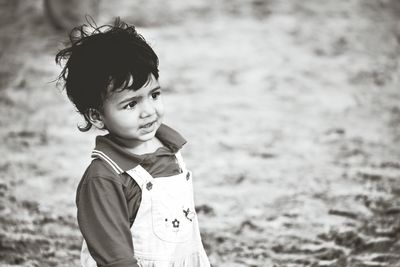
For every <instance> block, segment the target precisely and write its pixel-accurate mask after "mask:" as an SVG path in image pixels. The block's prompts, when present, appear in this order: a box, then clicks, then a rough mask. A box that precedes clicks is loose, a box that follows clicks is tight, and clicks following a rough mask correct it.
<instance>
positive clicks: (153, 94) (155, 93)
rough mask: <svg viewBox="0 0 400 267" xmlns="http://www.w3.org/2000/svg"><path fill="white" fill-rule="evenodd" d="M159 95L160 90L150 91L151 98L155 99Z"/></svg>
mask: <svg viewBox="0 0 400 267" xmlns="http://www.w3.org/2000/svg"><path fill="white" fill-rule="evenodd" d="M160 95H161V92H160V91H157V92H154V93H152V94H151V97H152V98H153V99H157V98H158V97H159V96H160Z"/></svg>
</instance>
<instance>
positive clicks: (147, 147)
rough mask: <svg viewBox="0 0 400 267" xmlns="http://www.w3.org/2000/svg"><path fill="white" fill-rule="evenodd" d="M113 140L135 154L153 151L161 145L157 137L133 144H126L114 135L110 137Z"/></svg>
mask: <svg viewBox="0 0 400 267" xmlns="http://www.w3.org/2000/svg"><path fill="white" fill-rule="evenodd" d="M112 139H113V140H114V141H115V142H117V143H118V144H120V145H121V146H123V147H124V148H125V149H127V150H128V151H129V152H131V153H133V154H136V155H143V154H149V153H153V152H155V151H156V150H157V149H158V148H160V147H162V146H163V144H162V143H161V141H160V140H159V139H158V138H157V137H155V136H154V137H153V138H152V139H150V140H148V141H146V142H139V143H135V144H126V143H124V142H122V141H121V140H118V139H116V138H115V137H114V138H112Z"/></svg>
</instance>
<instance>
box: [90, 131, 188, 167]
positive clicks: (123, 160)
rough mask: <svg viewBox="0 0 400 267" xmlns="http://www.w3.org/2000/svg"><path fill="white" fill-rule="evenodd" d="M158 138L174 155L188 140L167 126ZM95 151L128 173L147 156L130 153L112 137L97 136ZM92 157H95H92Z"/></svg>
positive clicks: (157, 134) (158, 134) (158, 133)
mask: <svg viewBox="0 0 400 267" xmlns="http://www.w3.org/2000/svg"><path fill="white" fill-rule="evenodd" d="M156 137H157V138H158V139H159V140H160V141H161V142H162V143H163V145H164V146H165V147H167V148H168V149H169V150H170V151H171V152H172V153H173V154H175V153H176V152H178V151H179V150H180V149H181V148H182V147H183V145H184V144H186V140H185V139H184V138H183V137H182V136H181V135H180V134H179V133H178V132H177V131H175V130H174V129H172V128H170V127H169V126H167V125H165V124H161V126H160V127H159V128H158V130H157V132H156ZM95 151H100V152H102V153H104V154H105V155H107V156H108V157H109V158H110V159H111V160H112V161H114V162H115V163H116V164H117V165H118V167H119V168H121V169H122V170H123V171H128V170H130V169H133V168H135V167H136V166H137V165H139V164H141V163H142V161H143V160H144V159H145V157H146V156H145V155H137V154H133V153H131V152H129V151H128V150H126V149H125V148H124V147H122V146H120V145H119V144H117V143H115V142H114V141H113V140H112V139H111V138H110V135H109V134H107V135H104V136H97V137H96V147H95ZM92 157H95V156H94V155H92Z"/></svg>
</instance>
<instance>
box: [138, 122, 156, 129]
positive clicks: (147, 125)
mask: <svg viewBox="0 0 400 267" xmlns="http://www.w3.org/2000/svg"><path fill="white" fill-rule="evenodd" d="M154 123H156V121H153V122H149V123H147V124H145V125H142V126H141V127H140V128H149V127H151V126H152V125H153V124H154Z"/></svg>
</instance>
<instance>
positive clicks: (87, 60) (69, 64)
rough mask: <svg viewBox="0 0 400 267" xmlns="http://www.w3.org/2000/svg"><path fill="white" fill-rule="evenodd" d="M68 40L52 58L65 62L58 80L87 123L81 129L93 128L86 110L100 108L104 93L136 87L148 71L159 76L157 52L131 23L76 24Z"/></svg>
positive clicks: (136, 88) (59, 62) (119, 21)
mask: <svg viewBox="0 0 400 267" xmlns="http://www.w3.org/2000/svg"><path fill="white" fill-rule="evenodd" d="M94 25H95V24H94ZM69 43H70V46H68V47H66V48H65V49H63V50H61V51H59V52H58V53H57V55H56V57H55V60H56V63H57V64H59V65H61V63H62V62H63V61H66V63H65V66H64V68H63V69H62V71H61V73H60V75H59V76H58V78H57V81H58V83H60V82H61V83H63V84H64V87H65V89H66V92H67V95H68V98H69V99H70V100H71V102H72V103H73V104H74V105H75V106H76V108H77V110H78V112H79V113H80V114H82V115H83V116H84V118H85V121H86V125H85V126H83V127H79V126H78V128H79V130H81V131H83V132H84V131H88V130H89V129H90V128H91V127H92V124H91V123H90V121H89V120H88V118H87V116H86V114H87V111H88V110H89V109H90V108H93V109H97V110H99V111H101V110H102V104H103V101H104V99H105V98H106V97H107V94H109V93H110V92H113V91H116V90H124V89H130V90H138V89H139V88H141V87H142V86H143V85H145V83H147V82H148V80H149V76H150V74H153V75H154V77H155V78H156V79H158V76H159V75H158V57H157V55H156V53H155V52H154V51H153V49H152V48H151V47H150V45H149V44H148V43H147V42H146V40H145V39H144V38H143V36H142V35H140V34H139V33H137V32H136V29H135V27H134V26H129V25H128V24H126V23H125V22H123V21H121V20H120V19H119V18H117V19H115V22H114V25H104V26H101V27H97V26H93V25H92V24H91V23H89V25H88V24H83V25H81V26H79V27H76V28H74V29H72V31H71V33H70V34H69Z"/></svg>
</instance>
